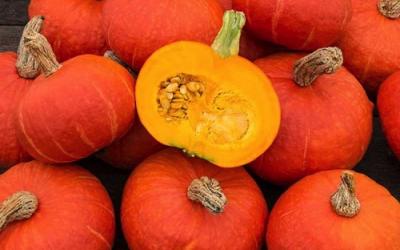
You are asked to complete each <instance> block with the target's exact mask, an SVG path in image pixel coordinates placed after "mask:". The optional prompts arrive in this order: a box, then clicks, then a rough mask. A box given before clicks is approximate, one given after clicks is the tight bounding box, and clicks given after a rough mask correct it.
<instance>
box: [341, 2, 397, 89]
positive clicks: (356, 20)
mask: <svg viewBox="0 0 400 250" xmlns="http://www.w3.org/2000/svg"><path fill="white" fill-rule="evenodd" d="M399 4H400V1H399V0H352V5H353V17H352V19H351V21H350V23H349V25H348V26H347V27H346V29H345V32H344V34H343V36H342V38H341V39H340V41H339V43H338V46H339V47H340V48H341V49H342V50H343V54H344V57H345V58H346V60H345V66H346V67H347V68H348V69H349V70H350V71H351V72H352V73H353V74H354V75H355V76H356V77H357V78H358V80H359V81H360V82H361V83H362V84H363V86H364V87H365V89H366V90H367V91H368V92H369V93H370V94H372V95H376V93H377V91H378V87H379V85H380V84H381V83H382V82H383V81H384V80H385V79H386V78H387V77H389V76H390V75H391V74H392V73H394V72H395V71H397V70H400V51H399V49H398V44H399V43H400V32H399V29H400V19H399V17H400V8H399V7H398V6H399Z"/></svg>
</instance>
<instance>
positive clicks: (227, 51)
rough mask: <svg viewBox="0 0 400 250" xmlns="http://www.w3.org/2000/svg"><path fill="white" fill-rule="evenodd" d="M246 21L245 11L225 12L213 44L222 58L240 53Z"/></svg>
mask: <svg viewBox="0 0 400 250" xmlns="http://www.w3.org/2000/svg"><path fill="white" fill-rule="evenodd" d="M245 23H246V17H245V15H244V13H243V12H240V11H234V10H228V11H226V12H225V14H224V18H223V23H222V28H221V29H220V31H219V33H218V35H217V37H216V38H215V40H214V42H213V44H212V46H211V47H212V48H213V50H214V51H215V52H217V53H218V54H219V55H220V56H221V57H222V58H226V57H230V56H236V55H238V54H239V45H240V34H241V32H242V28H243V26H244V24H245Z"/></svg>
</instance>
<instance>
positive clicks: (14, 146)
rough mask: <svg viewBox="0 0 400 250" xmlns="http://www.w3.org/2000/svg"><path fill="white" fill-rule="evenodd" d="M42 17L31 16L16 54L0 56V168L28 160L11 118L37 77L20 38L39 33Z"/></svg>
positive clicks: (29, 56)
mask: <svg viewBox="0 0 400 250" xmlns="http://www.w3.org/2000/svg"><path fill="white" fill-rule="evenodd" d="M42 23H43V19H42V17H34V18H32V20H31V21H30V22H29V23H28V24H27V25H26V27H25V29H24V32H23V35H22V38H21V45H20V47H19V48H18V55H17V54H16V53H14V52H2V53H0V89H1V91H0V167H11V166H12V165H15V164H17V163H19V162H23V161H27V160H30V156H29V154H28V153H27V152H26V151H25V150H24V149H23V148H22V146H21V145H20V143H19V142H18V139H17V132H16V125H15V115H16V112H17V109H18V105H19V102H20V100H21V98H22V97H23V95H24V94H25V93H26V91H27V90H28V88H29V87H30V86H31V83H32V80H31V78H34V77H36V76H37V75H38V73H39V72H38V71H39V69H38V65H37V63H36V62H35V61H34V60H33V57H32V56H31V55H30V53H28V52H27V50H26V49H25V47H24V44H23V39H24V37H25V36H26V35H27V34H29V33H31V32H33V31H36V32H39V31H40V29H41V26H42Z"/></svg>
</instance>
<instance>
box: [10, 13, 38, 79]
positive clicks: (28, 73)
mask: <svg viewBox="0 0 400 250" xmlns="http://www.w3.org/2000/svg"><path fill="white" fill-rule="evenodd" d="M43 20H44V17H43V16H35V17H33V18H32V19H31V20H30V21H29V22H28V23H27V24H26V25H25V28H24V31H23V32H22V37H21V40H20V41H19V46H18V52H17V54H18V57H17V62H16V64H15V66H16V67H17V71H18V74H19V76H21V77H23V78H35V77H36V76H38V75H39V73H40V70H39V64H38V63H37V61H36V60H35V58H34V57H33V56H32V55H31V53H29V52H28V51H27V48H26V47H25V44H24V39H25V37H26V36H29V35H32V33H34V32H40V30H41V29H42V25H43Z"/></svg>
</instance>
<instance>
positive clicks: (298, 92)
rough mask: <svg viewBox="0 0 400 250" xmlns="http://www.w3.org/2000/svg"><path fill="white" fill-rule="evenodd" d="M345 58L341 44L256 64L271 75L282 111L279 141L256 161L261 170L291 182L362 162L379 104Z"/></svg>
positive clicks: (280, 181)
mask: <svg viewBox="0 0 400 250" xmlns="http://www.w3.org/2000/svg"><path fill="white" fill-rule="evenodd" d="M342 62H343V57H342V53H341V51H340V49H338V48H335V47H328V48H322V49H319V50H317V51H315V52H313V53H311V54H309V55H308V56H305V55H303V54H289V53H287V54H276V55H272V56H270V57H266V58H263V59H259V60H257V61H256V62H255V63H256V65H258V66H259V67H260V68H261V69H262V70H263V71H264V72H265V74H266V75H267V76H268V77H269V78H270V79H271V81H272V84H273V86H274V88H275V90H276V92H277V94H278V97H279V101H280V104H281V110H282V121H281V127H280V129H279V133H278V137H277V139H276V140H275V141H274V143H273V144H272V146H271V147H270V148H269V149H268V150H267V151H266V152H265V153H264V154H263V155H262V156H260V157H259V158H258V159H257V160H256V161H255V162H253V163H252V164H251V168H252V170H253V171H254V172H255V173H256V174H258V175H259V176H261V177H262V178H264V179H266V180H269V181H271V182H273V183H275V184H279V185H286V184H290V183H292V182H294V181H297V180H299V179H300V178H302V177H304V176H306V175H309V174H312V173H315V172H317V171H321V170H328V169H338V168H340V169H350V168H353V167H354V166H355V165H356V164H357V163H358V162H359V161H360V160H361V158H362V157H363V155H364V154H365V151H366V150H367V147H368V144H369V142H370V139H371V133H372V119H373V114H372V109H373V105H372V103H371V102H370V101H369V100H368V97H367V95H366V93H365V91H364V89H363V88H362V86H361V84H360V83H359V82H358V81H357V80H356V78H355V77H354V76H353V75H352V74H351V73H349V72H348V71H347V70H346V69H345V68H344V67H341V64H342ZM293 66H294V67H293Z"/></svg>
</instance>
